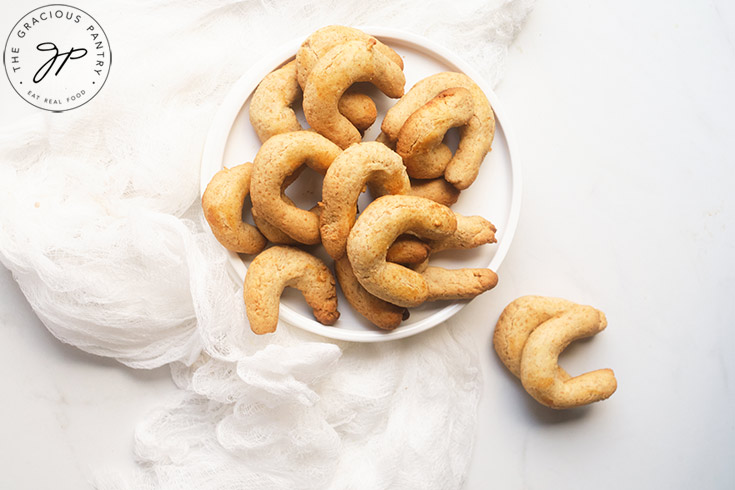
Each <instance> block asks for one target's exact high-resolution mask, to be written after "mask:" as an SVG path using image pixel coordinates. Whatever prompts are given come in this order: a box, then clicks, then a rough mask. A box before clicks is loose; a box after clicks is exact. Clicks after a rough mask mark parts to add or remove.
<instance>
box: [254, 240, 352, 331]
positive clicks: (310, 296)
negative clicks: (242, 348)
mask: <svg viewBox="0 0 735 490" xmlns="http://www.w3.org/2000/svg"><path fill="white" fill-rule="evenodd" d="M286 287H294V288H297V289H298V290H300V291H301V293H302V294H303V295H304V299H305V300H306V302H307V303H308V304H309V306H311V308H312V310H313V312H314V317H315V318H316V319H317V320H318V321H319V322H320V323H322V324H324V325H333V324H334V322H336V321H337V319H338V318H339V312H338V311H337V289H336V287H335V282H334V276H333V275H332V272H331V271H330V270H329V268H328V267H327V266H326V265H325V264H324V262H322V261H321V260H319V259H317V258H316V257H314V256H313V255H310V254H308V253H307V252H304V251H303V250H300V249H298V248H295V247H286V246H276V247H271V248H269V249H267V250H265V251H264V252H262V253H260V254H258V255H257V256H256V257H255V258H254V259H253V261H252V262H251V263H250V266H249V267H248V271H247V273H246V275H245V283H244V285H243V297H244V300H245V311H246V313H247V316H248V320H249V321H250V328H251V329H252V331H253V332H255V333H256V334H264V333H270V332H275V330H276V326H277V325H278V310H279V303H280V298H281V293H282V292H283V289H284V288H286Z"/></svg>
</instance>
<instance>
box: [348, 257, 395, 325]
mask: <svg viewBox="0 0 735 490" xmlns="http://www.w3.org/2000/svg"><path fill="white" fill-rule="evenodd" d="M334 270H335V272H336V273H337V280H338V281H339V285H340V287H341V288H342V293H344V295H345V298H346V299H347V301H348V302H349V303H350V304H351V305H352V307H353V308H355V310H357V312H358V313H360V314H361V315H362V316H364V317H365V318H366V319H367V320H369V321H370V322H371V323H372V324H373V325H375V326H377V327H378V328H382V329H383V330H393V329H394V328H396V327H397V326H398V325H400V323H401V322H402V321H403V320H405V319H406V318H408V310H407V309H406V308H402V307H400V306H396V305H392V304H390V303H388V302H386V301H383V300H382V299H380V298H377V297H375V296H373V295H372V294H370V293H369V292H368V291H367V290H366V289H365V288H364V287H362V285H361V284H360V282H359V281H358V280H357V278H356V277H355V274H354V272H352V266H351V265H350V261H349V259H348V258H347V257H346V256H345V257H342V258H341V259H339V260H335V261H334Z"/></svg>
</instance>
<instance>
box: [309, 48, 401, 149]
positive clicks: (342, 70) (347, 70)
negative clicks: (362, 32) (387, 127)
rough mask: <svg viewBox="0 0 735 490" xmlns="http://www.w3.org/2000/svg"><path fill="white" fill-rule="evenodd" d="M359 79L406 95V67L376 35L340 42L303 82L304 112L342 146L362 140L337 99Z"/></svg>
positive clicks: (389, 92)
mask: <svg viewBox="0 0 735 490" xmlns="http://www.w3.org/2000/svg"><path fill="white" fill-rule="evenodd" d="M357 82H370V83H372V84H373V85H375V86H376V87H378V88H379V89H380V90H381V91H382V92H383V93H384V94H385V95H387V96H388V97H392V98H398V97H401V96H402V95H403V87H404V85H405V83H406V79H405V77H404V76H403V71H402V70H401V69H400V68H399V67H398V65H396V64H395V63H394V62H393V61H391V60H390V59H389V58H388V57H386V56H385V55H384V54H383V53H382V52H381V51H380V50H379V49H378V48H376V41H375V40H374V39H370V40H366V41H348V42H346V43H343V44H340V45H338V46H336V47H334V48H333V49H331V50H330V51H329V52H327V53H326V54H325V55H324V56H322V57H321V58H320V59H319V61H318V62H317V64H316V66H314V68H313V69H312V70H311V72H310V74H309V77H308V79H307V83H306V85H305V86H304V102H303V108H304V115H305V116H306V120H307V122H308V123H309V125H311V127H312V128H313V129H314V130H316V131H317V132H318V133H319V134H322V135H324V136H326V137H327V138H329V139H330V140H331V141H334V142H335V143H336V144H338V145H339V146H340V147H342V148H347V147H348V146H349V145H350V144H352V143H358V142H359V141H360V140H361V135H360V132H359V130H358V129H357V128H355V126H353V125H352V124H351V123H350V122H349V121H348V120H347V119H346V118H345V117H344V116H343V115H342V114H340V113H339V109H338V102H339V99H340V98H341V97H342V95H343V94H344V92H345V91H346V90H347V89H348V88H349V87H350V86H352V84H354V83H357Z"/></svg>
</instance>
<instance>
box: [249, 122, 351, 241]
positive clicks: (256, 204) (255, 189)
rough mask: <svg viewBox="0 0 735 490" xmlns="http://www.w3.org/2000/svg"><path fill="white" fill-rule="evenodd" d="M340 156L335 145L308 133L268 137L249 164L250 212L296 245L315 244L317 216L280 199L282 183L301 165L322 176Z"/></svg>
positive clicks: (317, 230)
mask: <svg viewBox="0 0 735 490" xmlns="http://www.w3.org/2000/svg"><path fill="white" fill-rule="evenodd" d="M340 153H341V150H340V148H339V147H338V146H337V145H335V144H334V143H332V142H331V141H329V140H327V139H326V138H324V137H323V136H320V135H319V134H317V133H314V132H311V131H296V132H291V133H283V134H278V135H276V136H273V137H271V138H270V139H269V140H267V141H266V142H265V143H263V146H261V147H260V150H259V151H258V154H257V155H256V156H255V161H254V162H253V177H252V182H251V185H250V187H251V188H250V194H251V200H252V202H253V209H254V212H255V213H256V214H257V215H258V217H259V218H262V219H265V220H266V221H268V222H269V223H271V224H272V225H274V226H276V227H277V228H280V229H281V230H282V231H283V232H285V233H286V234H287V235H288V236H290V237H291V238H293V239H294V240H296V241H298V242H300V243H305V244H316V243H319V216H317V215H316V214H315V213H313V212H310V211H307V210H305V209H299V208H297V207H295V206H293V205H292V204H289V203H288V202H287V201H286V200H284V198H283V196H284V195H285V194H283V193H282V189H283V184H284V181H286V179H287V178H288V177H289V176H290V175H291V174H293V173H294V172H296V171H298V169H299V168H300V167H301V166H302V165H303V164H306V165H308V166H309V167H311V168H312V169H314V170H316V171H317V172H319V173H321V174H324V173H326V171H327V168H329V165H330V164H331V163H332V161H333V160H334V159H335V158H336V157H337V155H339V154H340Z"/></svg>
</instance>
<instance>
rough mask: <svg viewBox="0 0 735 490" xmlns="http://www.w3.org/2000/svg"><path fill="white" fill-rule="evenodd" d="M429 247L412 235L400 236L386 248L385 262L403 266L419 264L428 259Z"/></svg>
mask: <svg viewBox="0 0 735 490" xmlns="http://www.w3.org/2000/svg"><path fill="white" fill-rule="evenodd" d="M430 252H431V246H430V245H429V244H428V243H426V242H424V241H423V240H420V239H418V238H416V237H415V236H412V235H401V236H399V237H398V238H396V241H395V242H393V245H391V246H390V247H388V252H386V254H385V260H387V261H388V262H393V263H396V264H401V265H405V266H410V265H416V264H420V263H421V262H423V261H425V260H426V259H428V258H429V253H430Z"/></svg>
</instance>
